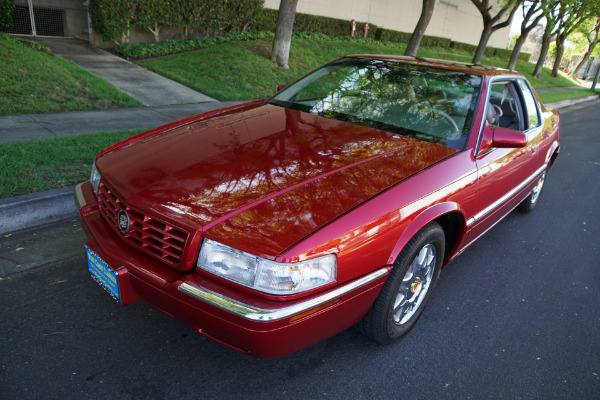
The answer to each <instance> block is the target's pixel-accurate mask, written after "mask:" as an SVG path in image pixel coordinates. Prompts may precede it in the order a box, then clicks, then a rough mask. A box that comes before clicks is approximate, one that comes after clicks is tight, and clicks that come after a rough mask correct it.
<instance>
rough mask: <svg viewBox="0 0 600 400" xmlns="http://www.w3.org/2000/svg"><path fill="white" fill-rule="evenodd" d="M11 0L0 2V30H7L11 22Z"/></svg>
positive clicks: (12, 5)
mask: <svg viewBox="0 0 600 400" xmlns="http://www.w3.org/2000/svg"><path fill="white" fill-rule="evenodd" d="M14 8H15V3H14V1H13V0H0V29H4V28H8V27H9V26H11V25H12V22H13V9H14Z"/></svg>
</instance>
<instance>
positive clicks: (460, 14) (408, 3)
mask: <svg viewBox="0 0 600 400" xmlns="http://www.w3.org/2000/svg"><path fill="white" fill-rule="evenodd" d="M279 3H280V0H265V7H266V8H272V9H278V8H279ZM421 5H422V1H421V0H298V8H297V9H296V11H297V12H299V13H304V14H313V15H321V16H324V17H330V18H338V19H346V20H348V21H351V20H352V19H354V20H356V21H363V22H368V23H371V24H375V25H377V26H378V27H381V28H385V29H392V30H395V31H401V32H409V33H412V31H413V30H414V29H415V26H416V25H417V22H418V21H419V17H420V15H421ZM359 28H360V27H357V31H360V29H359ZM482 30H483V19H482V17H481V14H480V13H479V11H478V10H477V8H476V7H475V6H474V5H473V3H471V0H437V1H436V4H435V8H434V11H433V16H432V18H431V21H430V22H429V26H428V27H427V30H426V31H425V35H428V36H440V37H445V38H449V39H452V40H454V41H456V42H463V43H468V44H472V45H477V44H478V43H479V38H480V36H481V31H482ZM509 30H510V27H507V28H503V29H500V30H498V31H496V32H494V34H492V37H491V38H490V40H489V42H488V44H487V45H488V47H498V48H501V49H503V48H506V44H507V42H508V35H509Z"/></svg>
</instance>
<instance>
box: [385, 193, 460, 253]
mask: <svg viewBox="0 0 600 400" xmlns="http://www.w3.org/2000/svg"><path fill="white" fill-rule="evenodd" d="M451 212H458V213H460V214H461V215H462V216H463V220H465V221H466V218H465V215H464V213H463V211H462V209H461V208H460V206H459V205H458V204H457V203H455V202H445V203H438V204H436V205H434V206H432V207H429V208H428V209H426V210H424V211H423V212H421V213H420V214H419V215H418V216H417V217H416V218H414V219H413V221H412V222H411V223H410V225H409V226H408V227H407V228H406V229H405V230H404V232H403V233H402V236H400V239H398V241H397V242H396V246H394V250H393V251H392V253H391V254H390V257H389V258H388V264H390V265H392V264H393V263H394V261H396V259H397V258H398V255H400V252H402V249H403V248H404V247H405V246H406V244H407V243H408V242H409V241H410V239H412V237H413V236H415V235H416V234H417V232H419V231H420V230H421V229H423V227H425V226H426V225H427V224H429V223H430V222H432V221H434V220H436V219H437V218H439V217H441V216H443V215H445V214H448V213H451ZM464 231H465V227H464V225H463V226H462V227H461V234H460V237H459V240H458V241H457V244H458V243H460V241H461V240H460V239H461V238H462V236H463V235H464ZM455 248H456V246H455ZM446 259H449V258H448V257H446Z"/></svg>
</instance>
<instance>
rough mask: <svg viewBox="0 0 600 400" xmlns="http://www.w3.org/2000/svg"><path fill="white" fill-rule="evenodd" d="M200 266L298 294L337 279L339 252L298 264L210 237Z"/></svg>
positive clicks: (273, 290)
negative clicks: (244, 250)
mask: <svg viewBox="0 0 600 400" xmlns="http://www.w3.org/2000/svg"><path fill="white" fill-rule="evenodd" d="M197 267H198V268H200V269H203V270H205V271H208V272H211V273H213V274H215V275H217V276H220V277H222V278H225V279H229V280H230V281H233V282H237V283H240V284H242V285H244V286H248V287H250V288H252V289H256V290H259V291H261V292H265V293H270V294H286V295H289V294H295V293H300V292H304V291H307V290H310V289H314V288H318V287H320V286H323V285H326V284H328V283H331V282H335V280H336V279H337V259H336V257H335V255H333V254H328V255H326V256H322V257H317V258H313V259H311V260H306V261H300V262H297V263H279V262H275V261H271V260H267V259H265V258H262V257H257V256H254V255H252V254H248V253H246V252H243V251H240V250H236V249H234V248H231V247H229V246H225V245H223V244H221V243H217V242H214V241H212V240H209V239H206V240H204V243H202V248H201V250H200V256H199V257H198V264H197Z"/></svg>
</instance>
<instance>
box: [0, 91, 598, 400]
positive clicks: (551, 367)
mask: <svg viewBox="0 0 600 400" xmlns="http://www.w3.org/2000/svg"><path fill="white" fill-rule="evenodd" d="M599 106H600V104H599V103H598V102H593V103H588V104H586V105H580V106H574V107H571V108H570V109H566V110H565V111H564V112H563V113H562V116H563V140H562V149H561V154H560V156H559V158H558V161H557V162H556V164H555V166H554V167H553V169H552V170H551V171H550V173H549V176H548V180H547V185H546V187H545V189H544V192H543V193H542V197H541V199H540V203H539V204H538V207H537V208H536V210H535V211H534V212H533V213H532V214H528V215H521V214H516V213H512V214H510V215H509V216H507V217H506V218H505V219H504V220H503V221H502V222H501V223H500V224H498V225H497V226H496V227H495V228H494V229H492V230H491V231H490V232H488V233H487V234H486V235H485V236H484V237H483V238H482V239H481V240H480V241H478V242H477V243H476V244H475V245H473V246H472V247H471V248H469V249H468V250H467V251H466V252H465V253H464V254H463V255H461V256H460V257H459V258H458V259H456V260H455V261H453V262H452V263H451V264H450V265H449V266H448V268H446V269H444V271H442V274H441V276H440V281H439V283H438V286H437V288H436V293H435V295H434V297H433V299H432V301H431V303H430V304H429V306H428V308H427V309H426V310H425V312H424V314H423V316H422V318H421V319H420V321H419V323H418V324H417V325H416V327H415V329H413V331H412V332H411V333H409V334H408V335H407V336H406V337H405V338H404V339H403V340H401V341H400V342H397V343H395V344H392V345H389V346H380V345H377V344H375V343H373V342H371V341H370V340H368V339H366V338H365V337H363V336H361V335H360V334H358V333H357V332H355V331H354V330H352V329H350V330H347V331H345V332H343V333H341V334H339V335H337V336H335V337H333V338H331V339H329V340H326V341H324V342H322V343H320V344H317V345H315V346H313V347H311V348H308V349H306V350H303V351H301V352H299V353H296V354H293V355H291V356H288V357H284V358H282V359H278V360H270V361H263V360H256V359H252V358H249V357H247V356H244V355H242V354H238V353H237V352H235V351H233V350H230V349H228V348H226V347H224V346H222V345H220V344H217V343H215V342H212V341H211V340H209V339H206V338H204V337H203V336H201V335H199V334H196V333H194V332H193V331H191V330H190V329H188V328H187V327H185V326H184V325H182V324H180V323H178V322H176V321H173V320H171V319H169V318H168V317H166V316H164V315H162V314H161V313H160V312H158V311H155V310H154V309H152V308H151V307H149V306H147V305H145V304H144V303H142V302H137V303H134V304H133V305H131V306H128V307H121V306H119V305H117V304H116V303H115V302H114V301H113V300H111V299H110V298H109V296H108V295H107V294H106V293H105V292H104V291H103V290H102V289H101V288H100V287H99V286H98V285H97V284H96V283H94V282H93V281H92V280H91V279H90V278H89V275H88V272H87V266H86V260H85V255H84V251H83V247H82V244H83V242H84V237H83V233H82V231H81V229H80V228H79V226H78V224H77V221H74V220H69V221H64V222H61V223H57V224H54V225H51V226H47V227H43V228H38V229H35V230H29V231H24V232H20V233H15V234H13V235H10V236H9V237H0V277H1V280H0V321H1V323H0V338H1V339H2V340H1V341H0V398H1V399H78V400H79V399H217V398H219V399H220V398H223V399H234V398H235V399H237V398H249V399H279V398H307V399H320V398H323V399H325V398H326V399H359V398H360V399H363V398H370V399H383V398H385V399H598V398H600V239H599V238H600V228H599V222H598V221H600V178H599V176H600V157H598V154H600V129H599V127H600V112H598V111H600V110H599Z"/></svg>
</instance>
